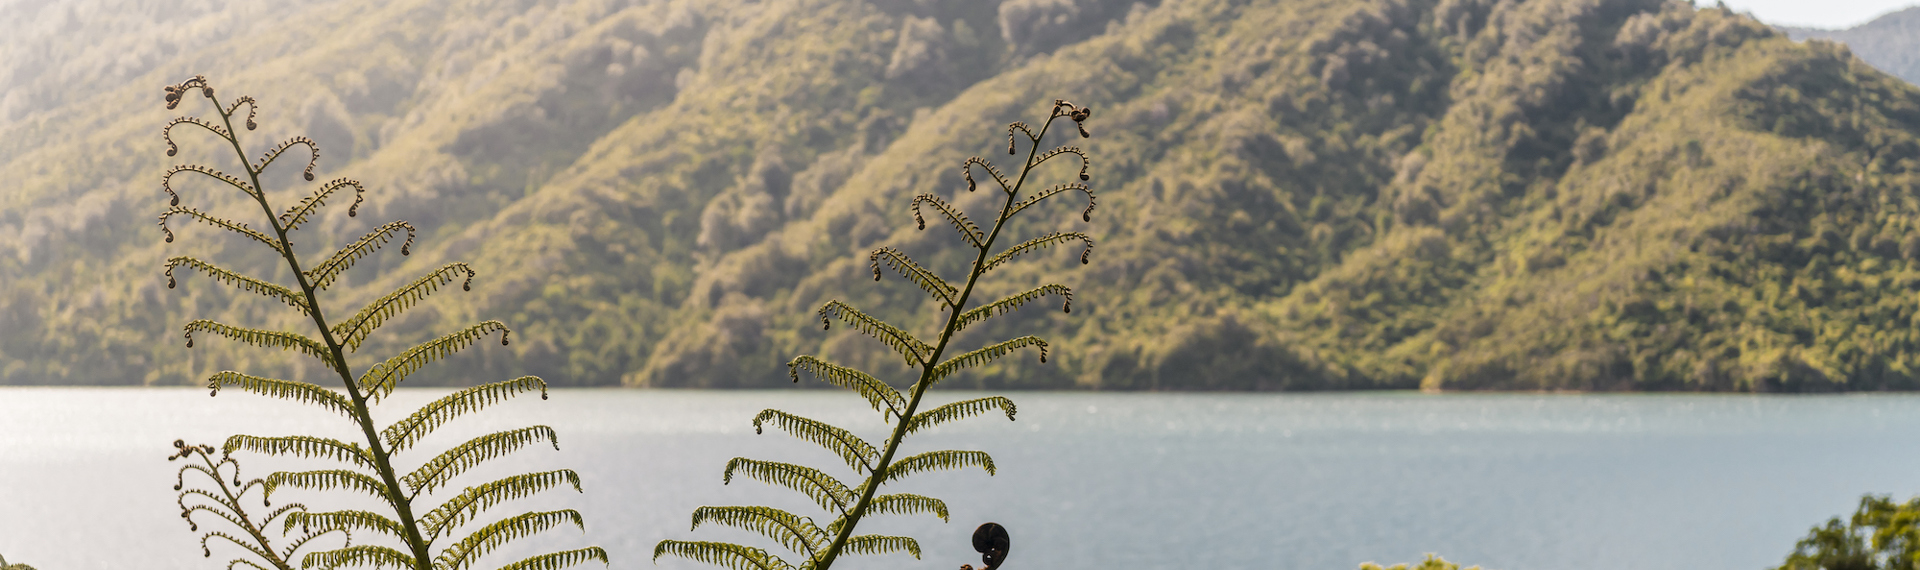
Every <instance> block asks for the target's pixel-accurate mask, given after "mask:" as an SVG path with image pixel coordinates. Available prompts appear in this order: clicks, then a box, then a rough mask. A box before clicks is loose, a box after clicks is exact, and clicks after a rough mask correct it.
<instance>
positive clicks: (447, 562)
mask: <svg viewBox="0 0 1920 570" xmlns="http://www.w3.org/2000/svg"><path fill="white" fill-rule="evenodd" d="M569 522H570V523H573V526H575V527H579V528H580V530H582V531H585V530H586V529H587V523H586V521H584V520H581V518H580V511H576V510H573V509H562V510H558V511H545V512H535V513H523V514H519V515H514V516H511V517H507V518H505V519H502V520H500V522H496V523H493V524H490V525H487V526H485V527H482V528H481V529H480V530H477V531H474V532H473V534H470V535H467V537H466V538H464V539H461V540H460V542H457V543H454V545H453V546H449V547H447V549H446V550H443V551H441V552H440V556H437V557H435V558H434V567H436V568H443V569H446V570H460V569H462V568H466V567H467V565H468V564H470V563H472V562H473V558H474V557H476V556H485V555H486V554H487V553H488V552H491V551H493V549H495V548H499V547H500V545H502V544H506V543H508V542H511V541H514V540H517V539H520V538H523V537H526V536H528V535H531V534H536V533H539V532H540V531H544V530H547V529H550V528H553V527H556V526H560V525H562V524H565V523H569Z"/></svg>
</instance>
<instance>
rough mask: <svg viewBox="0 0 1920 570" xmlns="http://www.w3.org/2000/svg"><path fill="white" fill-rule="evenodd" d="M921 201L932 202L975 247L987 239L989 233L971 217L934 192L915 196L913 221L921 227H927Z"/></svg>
mask: <svg viewBox="0 0 1920 570" xmlns="http://www.w3.org/2000/svg"><path fill="white" fill-rule="evenodd" d="M921 203H926V204H930V205H932V206H933V209H935V210H939V211H940V213H941V214H943V215H945V216H946V217H947V223H949V224H953V229H954V231H957V232H960V237H963V238H966V240H967V243H969V244H972V245H973V247H981V244H983V243H985V242H986V241H987V234H986V233H985V232H982V231H980V226H978V225H975V224H974V223H973V220H972V219H971V218H968V217H967V215H966V214H965V213H963V212H961V211H960V209H959V208H955V207H953V205H951V204H948V203H947V201H946V200H941V199H940V197H939V196H935V195H932V194H921V195H919V196H914V197H913V221H914V223H916V224H919V226H920V229H923V230H924V229H927V219H926V218H924V217H922V216H921V215H920V204H921Z"/></svg>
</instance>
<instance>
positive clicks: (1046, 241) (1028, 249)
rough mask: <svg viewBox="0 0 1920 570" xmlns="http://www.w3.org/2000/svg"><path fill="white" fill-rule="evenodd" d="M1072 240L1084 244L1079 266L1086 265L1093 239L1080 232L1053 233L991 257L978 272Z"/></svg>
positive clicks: (983, 271)
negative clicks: (1022, 255)
mask: <svg viewBox="0 0 1920 570" xmlns="http://www.w3.org/2000/svg"><path fill="white" fill-rule="evenodd" d="M1073 240H1080V241H1082V242H1085V243H1086V247H1084V248H1082V249H1081V250H1080V264H1081V265H1086V263H1087V259H1088V256H1090V255H1092V254H1093V237H1092V236H1088V235H1087V234H1084V233H1080V232H1066V233H1060V232H1053V233H1048V234H1047V235H1043V236H1040V237H1037V238H1033V239H1030V240H1027V241H1024V242H1021V243H1020V245H1016V246H1013V247H1009V248H1007V250H1006V251H1002V252H1000V255H996V256H993V258H992V259H988V260H987V262H986V263H983V264H981V268H982V269H981V270H980V272H981V273H985V272H988V271H992V270H993V268H995V267H999V266H1000V264H1002V263H1006V262H1008V261H1012V260H1013V258H1015V257H1019V256H1020V255H1021V254H1025V253H1032V252H1034V251H1037V250H1040V249H1043V248H1046V247H1048V246H1052V245H1058V244H1060V243H1063V242H1069V241H1073Z"/></svg>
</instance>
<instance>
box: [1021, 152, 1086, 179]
mask: <svg viewBox="0 0 1920 570" xmlns="http://www.w3.org/2000/svg"><path fill="white" fill-rule="evenodd" d="M1063 154H1073V155H1079V156H1080V180H1083V181H1084V180H1086V179H1088V178H1090V177H1089V176H1087V167H1089V166H1092V164H1093V161H1092V159H1090V158H1087V153H1086V152H1085V151H1082V150H1080V147H1077V146H1063V147H1060V148H1056V149H1053V150H1049V151H1047V152H1043V153H1040V156H1037V157H1034V159H1033V168H1038V167H1039V166H1040V164H1041V163H1044V162H1046V161H1048V160H1049V159H1052V158H1053V157H1056V156H1060V155H1063Z"/></svg>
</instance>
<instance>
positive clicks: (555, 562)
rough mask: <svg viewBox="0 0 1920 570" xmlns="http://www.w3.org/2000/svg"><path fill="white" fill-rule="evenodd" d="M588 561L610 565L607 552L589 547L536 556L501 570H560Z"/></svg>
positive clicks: (503, 567) (596, 547)
mask: <svg viewBox="0 0 1920 570" xmlns="http://www.w3.org/2000/svg"><path fill="white" fill-rule="evenodd" d="M588 560H598V561H600V563H601V564H608V562H607V551H605V550H601V549H600V547H598V546H589V547H586V548H579V549H574V550H563V551H560V552H552V553H547V554H542V555H539V556H534V557H530V558H526V559H523V560H520V561H519V562H514V563H512V564H508V565H506V566H502V567H500V570H559V569H561V568H566V567H568V566H574V565H578V564H583V563H585V562H586V561H588Z"/></svg>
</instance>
